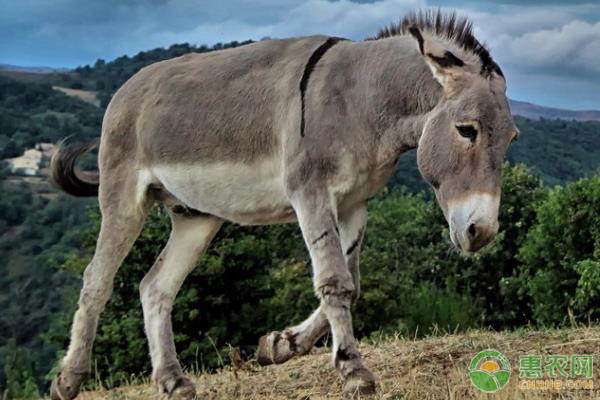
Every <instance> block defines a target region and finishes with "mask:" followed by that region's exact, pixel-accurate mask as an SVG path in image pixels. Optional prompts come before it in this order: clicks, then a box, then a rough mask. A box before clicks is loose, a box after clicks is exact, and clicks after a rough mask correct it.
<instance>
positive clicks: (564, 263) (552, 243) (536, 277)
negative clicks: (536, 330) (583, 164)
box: [519, 175, 600, 324]
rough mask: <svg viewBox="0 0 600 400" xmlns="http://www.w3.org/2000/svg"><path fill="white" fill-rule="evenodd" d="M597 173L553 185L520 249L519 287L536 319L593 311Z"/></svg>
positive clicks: (599, 219)
mask: <svg viewBox="0 0 600 400" xmlns="http://www.w3.org/2000/svg"><path fill="white" fill-rule="evenodd" d="M599 210H600V175H596V176H594V177H592V178H587V179H581V180H579V181H577V182H574V183H571V184H569V185H567V186H565V187H564V188H557V189H556V190H554V191H553V192H552V193H551V194H550V196H549V197H548V199H547V200H546V201H544V202H543V203H542V204H541V205H540V206H539V208H538V210H537V220H536V223H535V225H534V226H533V228H532V229H531V230H530V231H529V234H528V236H527V240H526V242H525V243H524V245H523V247H522V248H521V251H520V256H519V258H520V259H521V260H522V261H523V264H524V265H523V269H522V271H521V273H520V274H519V285H520V287H521V292H522V293H525V294H526V295H528V296H529V297H530V301H531V309H532V311H533V317H534V319H535V321H536V322H539V323H542V324H556V323H560V322H564V321H565V320H566V319H567V316H568V314H569V311H571V312H573V313H576V316H579V317H586V319H587V318H597V317H598V316H599V314H598V313H599V311H600V308H599V306H598V304H600V296H599V293H598V288H599V287H600V274H599V273H598V266H599V261H600V212H599Z"/></svg>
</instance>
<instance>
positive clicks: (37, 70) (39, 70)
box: [0, 64, 71, 74]
mask: <svg viewBox="0 0 600 400" xmlns="http://www.w3.org/2000/svg"><path fill="white" fill-rule="evenodd" d="M0 70H8V71H21V72H30V73H34V74H51V73H57V72H59V73H60V72H68V71H70V70H71V69H70V68H55V67H24V66H21V65H11V64H0Z"/></svg>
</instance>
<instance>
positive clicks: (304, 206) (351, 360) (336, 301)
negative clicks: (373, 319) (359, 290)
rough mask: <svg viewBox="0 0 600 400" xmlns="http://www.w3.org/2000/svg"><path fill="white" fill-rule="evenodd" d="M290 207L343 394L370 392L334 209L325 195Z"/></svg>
mask: <svg viewBox="0 0 600 400" xmlns="http://www.w3.org/2000/svg"><path fill="white" fill-rule="evenodd" d="M313 193H314V192H313ZM293 205H294V208H295V211H296V215H297V216H298V221H299V223H300V228H301V229H302V234H303V236H304V240H305V241H306V244H307V246H308V249H309V251H310V257H311V260H312V264H313V269H314V274H313V275H314V276H313V279H314V281H313V283H314V287H315V290H316V293H317V296H318V297H319V299H320V300H321V305H320V308H321V310H322V311H323V312H324V313H325V315H326V317H327V320H328V321H329V324H330V326H331V332H332V337H333V348H332V351H333V363H334V365H335V366H336V368H337V369H338V370H339V371H340V373H341V375H342V378H343V380H344V392H345V393H348V394H370V393H373V392H374V391H375V377H374V376H373V374H372V373H371V372H370V371H369V370H368V369H367V368H366V367H365V366H364V364H363V361H362V358H361V355H360V353H359V351H358V348H357V344H356V340H355V339H354V334H353V331H352V315H351V313H350V306H351V304H352V298H353V295H354V292H355V284H354V282H353V276H352V273H351V272H350V270H349V269H348V266H347V264H346V260H345V251H346V252H347V250H344V249H342V244H341V240H340V233H339V232H340V231H339V228H338V222H337V213H336V210H335V208H334V206H333V205H332V204H331V202H330V196H329V195H328V194H326V193H323V194H321V195H319V194H317V195H315V194H306V193H303V194H301V195H295V196H294V198H293Z"/></svg>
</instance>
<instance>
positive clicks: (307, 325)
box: [256, 204, 367, 365]
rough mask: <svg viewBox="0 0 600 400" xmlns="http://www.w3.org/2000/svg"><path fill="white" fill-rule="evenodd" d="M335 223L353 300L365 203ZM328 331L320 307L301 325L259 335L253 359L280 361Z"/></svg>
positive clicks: (306, 349)
mask: <svg viewBox="0 0 600 400" xmlns="http://www.w3.org/2000/svg"><path fill="white" fill-rule="evenodd" d="M338 222H339V230H340V241H341V245H342V249H343V250H344V255H345V258H346V263H347V265H348V269H349V270H350V273H351V274H352V280H353V282H354V291H353V293H352V298H353V299H354V300H355V301H356V300H357V299H358V296H359V295H360V271H359V253H360V247H361V244H362V239H363V236H364V232H365V225H366V222H367V206H366V204H363V205H359V206H358V207H356V208H354V209H353V210H351V212H347V213H344V214H341V215H340V216H339V221H338ZM328 330H329V323H328V322H327V317H326V316H325V313H324V312H323V310H322V308H321V307H319V308H317V309H316V310H315V311H314V312H313V313H312V314H311V315H310V317H308V318H307V319H306V320H305V321H304V322H302V323H301V324H299V325H296V326H294V327H291V328H287V329H286V330H284V331H283V332H277V331H275V332H271V333H269V334H268V335H265V336H263V337H261V338H260V340H259V343H258V348H257V351H256V360H257V361H258V363H259V364H260V365H269V364H281V363H284V362H286V361H287V360H289V359H291V358H292V357H295V356H297V355H303V354H306V353H308V352H309V351H310V349H312V347H313V346H314V345H315V343H316V342H317V341H318V340H319V339H320V338H321V337H322V336H323V335H324V334H325V333H327V331H328Z"/></svg>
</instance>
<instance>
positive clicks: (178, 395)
mask: <svg viewBox="0 0 600 400" xmlns="http://www.w3.org/2000/svg"><path fill="white" fill-rule="evenodd" d="M158 390H159V392H161V393H166V394H167V396H168V398H169V399H173V400H195V399H197V398H198V397H197V395H196V385H194V382H192V381H191V380H189V379H188V378H187V377H186V376H184V375H181V376H176V377H169V378H166V379H162V380H160V381H159V382H158Z"/></svg>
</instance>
